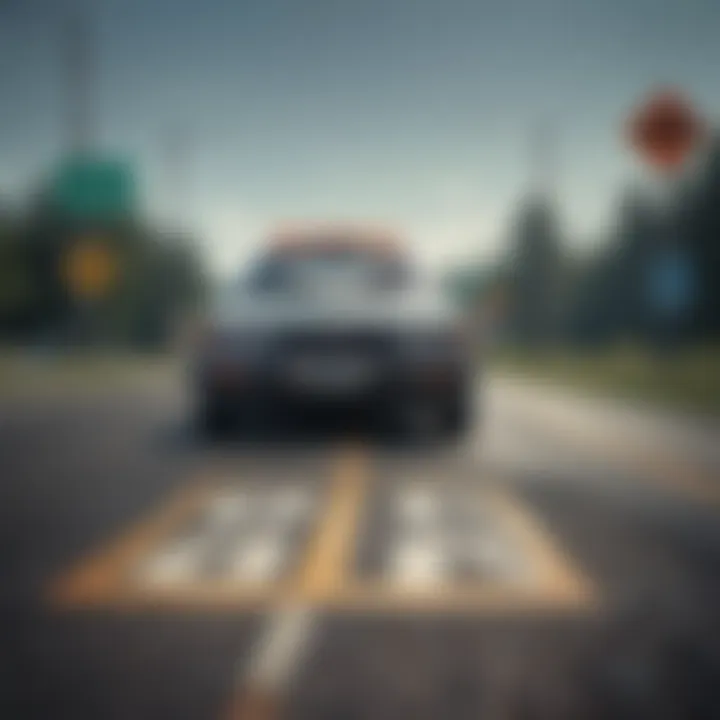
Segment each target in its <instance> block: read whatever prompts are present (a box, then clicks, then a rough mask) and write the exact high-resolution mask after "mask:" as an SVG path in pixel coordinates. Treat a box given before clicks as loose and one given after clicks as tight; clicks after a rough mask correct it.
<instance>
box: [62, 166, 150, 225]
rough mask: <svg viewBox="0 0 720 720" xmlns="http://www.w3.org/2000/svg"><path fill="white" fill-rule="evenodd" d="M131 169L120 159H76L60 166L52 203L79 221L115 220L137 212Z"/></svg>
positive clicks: (135, 191) (135, 192)
mask: <svg viewBox="0 0 720 720" xmlns="http://www.w3.org/2000/svg"><path fill="white" fill-rule="evenodd" d="M136 196H137V190H136V185H135V178H134V176H133V172H132V169H131V167H130V165H129V164H128V163H125V162H123V161H120V160H115V159H108V158H97V157H90V156H88V157H75V158H69V159H67V160H65V161H64V162H63V163H61V165H60V167H59V168H58V170H57V171H56V173H55V175H54V177H53V179H52V181H51V184H50V197H51V201H52V202H53V204H54V205H55V206H56V207H57V208H58V209H59V210H60V211H61V212H63V213H64V214H66V215H69V216H71V217H73V218H74V219H80V220H113V219H119V218H124V217H128V216H130V215H133V214H134V212H135V207H136V201H137V197H136Z"/></svg>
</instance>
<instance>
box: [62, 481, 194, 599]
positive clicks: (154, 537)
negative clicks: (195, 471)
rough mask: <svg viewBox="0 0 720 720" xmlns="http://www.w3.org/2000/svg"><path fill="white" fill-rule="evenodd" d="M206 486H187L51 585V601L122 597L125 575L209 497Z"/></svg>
mask: <svg viewBox="0 0 720 720" xmlns="http://www.w3.org/2000/svg"><path fill="white" fill-rule="evenodd" d="M207 493H208V489H207V486H206V484H205V483H203V482H200V483H195V484H192V485H190V486H187V487H184V488H183V489H182V490H180V491H179V492H178V493H177V495H176V496H175V497H174V498H172V499H171V500H170V501H169V502H168V503H167V504H165V505H164V506H163V507H162V508H161V509H160V510H159V511H155V512H153V513H151V514H150V515H149V516H148V517H146V518H145V519H143V520H142V521H141V522H139V523H137V524H135V525H133V526H132V527H131V528H130V529H129V530H128V531H127V532H126V533H124V534H123V535H122V536H121V537H120V539H119V540H116V541H115V542H113V543H111V544H109V545H108V546H106V547H103V548H102V549H101V550H100V551H99V552H96V553H94V554H93V555H91V556H90V557H88V558H87V559H86V560H84V561H82V562H80V564H79V565H77V566H76V567H74V568H73V569H71V570H70V572H68V573H64V574H62V575H61V576H60V577H58V578H57V579H56V580H55V581H54V582H52V583H51V586H50V590H49V600H50V602H51V604H52V605H55V606H58V607H76V606H85V605H96V604H105V603H112V602H113V601H114V600H116V599H119V598H121V597H122V595H123V585H124V582H123V581H124V575H125V573H126V572H127V571H128V570H129V569H130V568H132V567H133V566H134V564H135V563H136V562H137V561H139V560H140V559H142V558H143V557H145V556H146V555H147V554H149V553H150V551H152V550H153V549H154V548H155V547H156V546H157V544H158V543H159V542H160V541H161V540H162V539H163V538H164V537H165V536H167V535H168V533H170V532H172V530H173V529H174V528H175V527H177V526H178V525H179V524H180V523H181V522H182V521H183V520H184V519H186V518H188V517H189V516H190V515H191V514H192V513H193V512H194V511H196V510H197V509H198V508H199V507H200V506H201V504H202V502H203V500H204V499H205V498H206V497H207Z"/></svg>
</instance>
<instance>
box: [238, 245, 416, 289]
mask: <svg viewBox="0 0 720 720" xmlns="http://www.w3.org/2000/svg"><path fill="white" fill-rule="evenodd" d="M409 279H410V269H409V267H408V264H407V263H406V262H405V261H403V259H401V258H400V257H398V256H397V255H394V254H385V253H381V252H378V251H377V250H371V249H365V248H356V247H333V248H311V249H307V248H304V249H295V250H288V249H284V250H276V251H274V252H270V253H268V254H266V255H265V256H263V257H262V258H261V259H260V261H259V262H258V263H257V264H256V266H255V267H254V268H253V270H252V271H251V273H250V285H251V287H252V288H253V289H255V290H258V291H263V292H286V291H292V290H302V289H308V288H312V289H316V290H317V289H320V290H328V291H329V290H333V289H338V290H342V291H347V290H359V291H363V290H364V291H377V290H398V289H400V288H402V287H404V286H405V285H406V284H407V283H408V282H409Z"/></svg>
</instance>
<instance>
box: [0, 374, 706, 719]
mask: <svg viewBox="0 0 720 720" xmlns="http://www.w3.org/2000/svg"><path fill="white" fill-rule="evenodd" d="M486 385H487V387H486V388H484V389H483V390H481V391H480V394H481V396H482V397H483V403H482V417H483V421H482V423H481V424H480V425H479V426H478V428H477V429H475V430H474V431H473V433H472V434H471V435H470V436H469V437H468V439H467V441H465V442H463V444H462V445H461V446H458V447H454V448H451V447H444V448H443V447H433V446H425V447H417V446H416V447H409V446H401V445H397V444H395V445H393V444H392V443H387V442H385V441H382V439H378V438H376V437H373V436H372V435H371V434H368V433H366V432H365V430H364V428H362V426H355V427H348V426H339V425H338V424H337V423H332V424H331V425H330V426H329V427H313V428H311V429H308V428H302V427H292V426H290V427H284V428H283V429H282V431H281V432H280V431H278V432H275V433H270V435H267V434H266V435H264V436H261V437H259V438H257V439H252V440H247V441H245V442H238V441H236V440H233V439H230V440H228V441H226V442H222V443H217V444H212V445H209V444H206V443H203V442H200V441H199V440H198V439H197V438H195V437H194V436H193V434H192V433H191V432H190V430H189V428H188V426H187V423H186V408H185V405H184V401H183V397H182V393H181V392H180V390H179V387H177V386H176V385H175V383H174V382H173V381H172V379H169V380H168V381H167V382H163V383H157V382H151V383H144V384H143V383H140V382H138V384H137V386H131V387H128V386H127V385H124V386H123V387H122V388H121V389H120V388H118V389H116V390H113V389H112V388H106V389H104V390H101V391H99V390H97V389H96V390H94V391H93V392H89V393H78V392H73V393H65V394H63V393H58V394H54V395H53V396H52V397H50V396H48V395H44V394H41V395H36V396H35V397H34V398H32V397H28V398H23V397H22V395H21V394H14V395H13V398H12V399H6V400H4V401H3V404H2V406H1V409H0V474H1V477H2V481H1V482H0V535H1V538H0V548H2V550H1V553H2V556H1V558H0V561H1V563H2V566H1V567H2V578H1V584H0V623H1V625H0V628H1V629H2V647H1V648H0V653H1V655H0V658H2V664H1V665H0V673H1V674H0V681H2V688H0V690H1V692H0V704H4V705H5V706H6V707H0V717H3V718H8V719H11V718H12V719H17V720H21V719H24V718H43V719H45V718H50V717H52V718H72V720H84V719H85V718H103V719H117V720H125V719H127V720H144V719H145V718H147V719H151V718H152V719H155V718H163V719H165V718H167V719H168V720H170V719H173V720H179V719H182V718H188V719H191V718H192V719H205V718H218V719H219V718H241V717H242V718H245V717H247V718H251V717H252V718H263V717H284V718H372V719H373V720H378V719H379V718H492V719H495V718H498V719H501V718H502V719H509V718H523V719H524V718H574V719H576V718H633V719H636V718H644V717H648V718H650V717H652V718H653V719H654V720H659V719H661V718H673V719H675V718H679V717H683V718H716V717H720V689H718V688H719V687H720V685H719V684H718V681H720V610H718V608H720V575H719V574H718V569H719V568H720V525H719V524H718V517H719V515H718V513H720V472H718V469H720V457H719V455H718V443H717V440H718V439H719V437H718V433H717V428H715V427H712V426H710V425H707V424H706V425H699V424H696V423H694V422H693V421H691V420H687V419H679V418H672V417H662V416H659V415H657V414H655V413H652V412H650V411H640V410H637V409H634V408H623V407H622V406H620V405H617V404H614V403H608V402H605V403H602V402H599V401H590V400H582V399H579V398H574V397H572V396H567V395H565V394H564V393H562V392H560V391H555V390H551V389H549V388H542V387H538V386H534V385H525V384H523V383H518V382H514V381H509V380H507V379H499V378H498V379H490V380H488V382H487V383H486Z"/></svg>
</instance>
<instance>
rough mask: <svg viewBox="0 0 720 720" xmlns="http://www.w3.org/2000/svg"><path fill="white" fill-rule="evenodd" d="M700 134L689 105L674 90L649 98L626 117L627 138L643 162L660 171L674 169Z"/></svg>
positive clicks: (702, 131) (697, 140)
mask: <svg viewBox="0 0 720 720" xmlns="http://www.w3.org/2000/svg"><path fill="white" fill-rule="evenodd" d="M703 134H704V126H703V123H702V121H701V120H700V118H699V117H698V116H697V114H696V113H695V112H694V110H693V109H692V106H691V105H690V104H689V103H688V102H687V101H686V100H684V98H683V97H682V95H681V94H680V93H679V92H677V91H674V90H665V91H662V92H659V93H656V94H655V95H653V96H652V97H651V98H650V99H649V100H648V101H647V102H645V103H644V104H643V105H642V106H641V107H640V108H639V110H637V111H636V112H635V114H634V115H633V116H631V118H630V123H629V135H630V141H631V142H632V144H633V146H634V147H635V149H636V150H637V151H638V152H639V153H640V155H641V156H642V157H643V159H644V160H645V161H646V162H648V163H650V164H651V165H653V166H655V167H657V168H659V169H660V170H664V171H672V170H676V169H678V168H679V167H680V166H681V165H682V163H683V162H684V161H685V159H686V158H687V156H688V155H689V154H690V152H691V151H692V150H693V149H694V148H695V147H696V145H697V143H698V142H699V141H700V139H701V138H702V136H703Z"/></svg>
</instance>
